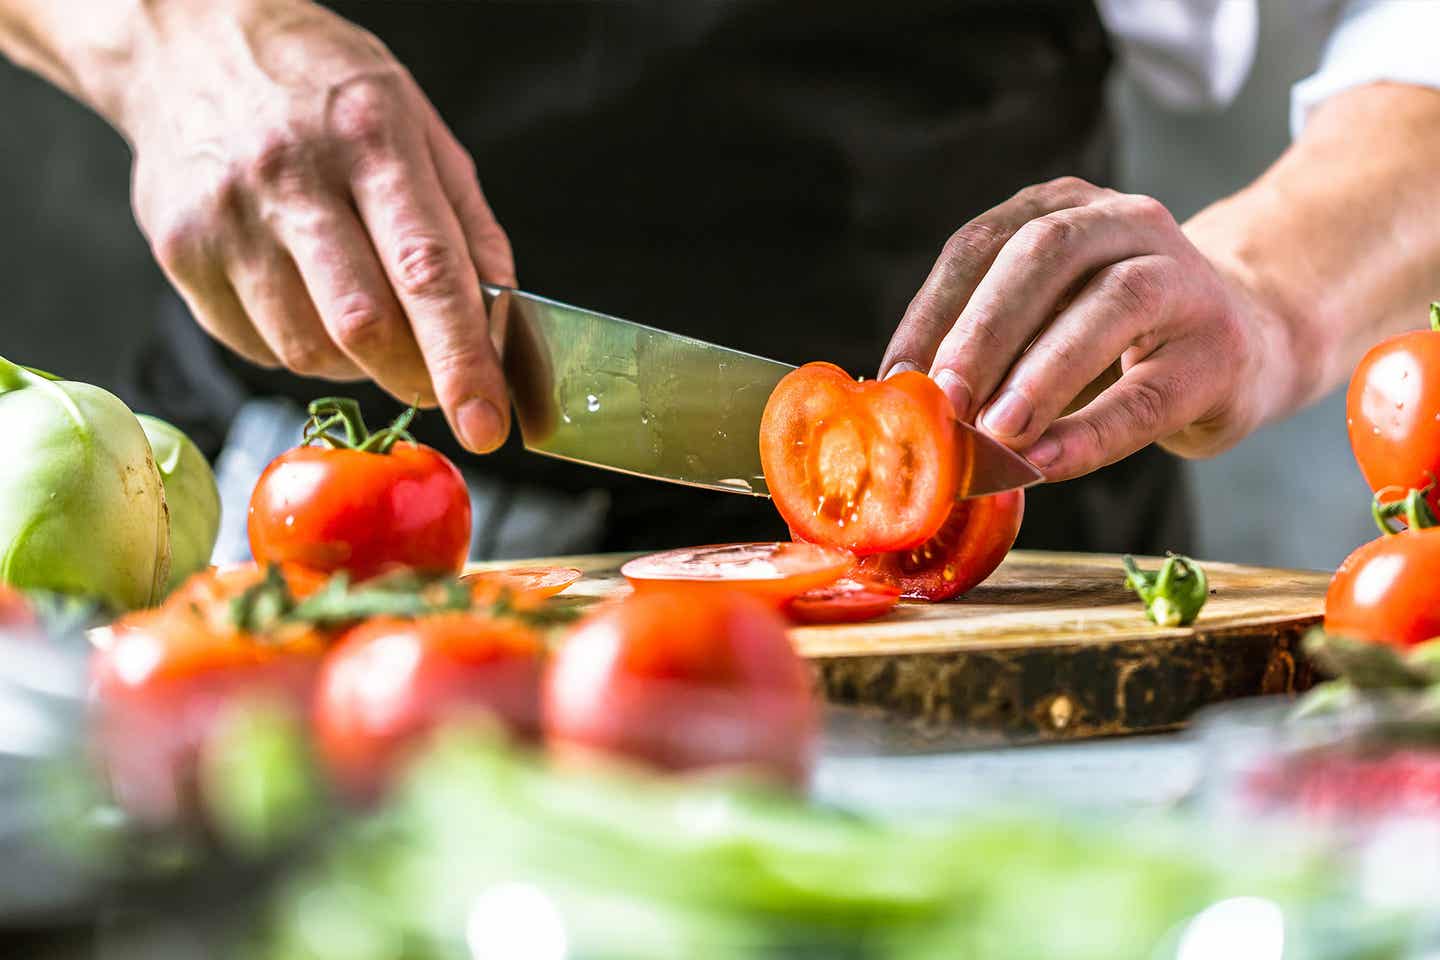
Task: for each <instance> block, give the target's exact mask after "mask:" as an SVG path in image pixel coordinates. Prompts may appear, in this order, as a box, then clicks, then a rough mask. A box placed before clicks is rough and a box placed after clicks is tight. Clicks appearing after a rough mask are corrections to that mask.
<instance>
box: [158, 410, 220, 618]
mask: <svg viewBox="0 0 1440 960" xmlns="http://www.w3.org/2000/svg"><path fill="white" fill-rule="evenodd" d="M138 419H139V420H140V426H141V427H142V428H144V430H145V436H146V437H148V438H149V439H150V449H151V450H152V451H153V452H154V454H155V466H156V467H157V468H159V470H160V479H161V481H162V482H163V483H164V484H165V502H166V503H167V504H169V506H170V579H169V581H168V582H167V583H166V585H165V591H166V592H167V593H168V592H170V591H171V590H174V589H175V588H176V587H178V586H179V585H180V584H181V583H183V582H184V581H185V579H186V578H187V577H189V576H190V575H191V574H193V573H199V572H200V571H201V570H204V569H205V567H206V566H207V565H208V564H209V563H210V554H211V552H212V551H214V549H215V540H216V538H217V537H219V536H220V490H219V488H218V487H216V485H215V474H214V473H212V472H211V470H210V464H208V463H206V462H205V455H204V454H202V453H201V452H200V448H199V447H197V446H195V444H194V442H193V441H192V440H191V439H190V438H189V437H187V436H185V434H184V433H183V432H181V430H180V429H179V428H178V427H174V426H171V425H170V424H168V423H166V422H165V421H164V420H160V419H157V418H155V417H148V416H145V415H144V414H141V415H140V417H139V418H138Z"/></svg>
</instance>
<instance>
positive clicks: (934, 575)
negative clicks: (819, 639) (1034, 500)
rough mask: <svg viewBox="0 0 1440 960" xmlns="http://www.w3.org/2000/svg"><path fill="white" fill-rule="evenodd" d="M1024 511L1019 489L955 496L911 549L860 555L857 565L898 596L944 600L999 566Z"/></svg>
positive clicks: (1022, 494)
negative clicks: (929, 533)
mask: <svg viewBox="0 0 1440 960" xmlns="http://www.w3.org/2000/svg"><path fill="white" fill-rule="evenodd" d="M1024 516H1025V493H1024V491H1022V490H1009V491H1006V492H1005V493H996V494H992V495H991V496H988V497H975V498H973V499H970V500H957V501H955V504H954V507H953V508H952V509H951V511H950V516H949V517H947V518H946V520H945V524H944V526H942V527H941V528H940V530H939V531H938V532H937V533H936V534H935V536H933V537H931V538H930V539H929V540H927V541H926V542H925V543H923V544H921V545H920V546H918V547H916V548H914V549H913V550H901V551H897V552H894V553H882V554H877V555H875V556H870V557H862V558H861V560H860V565H859V568H858V571H859V573H860V575H861V576H863V577H865V578H867V579H870V580H873V581H875V582H877V583H888V584H892V585H894V586H896V587H898V588H899V589H900V595H901V596H902V597H908V598H910V599H913V600H949V599H950V598H951V597H956V596H959V595H960V594H962V593H964V592H966V591H967V590H970V589H971V588H973V587H975V586H976V585H978V584H979V583H981V582H982V581H983V580H984V579H985V578H986V577H988V576H990V574H991V573H993V572H994V571H995V568H996V567H998V566H1000V561H1002V560H1004V559H1005V554H1007V553H1009V552H1010V547H1011V546H1013V545H1014V543H1015V538H1016V537H1017V536H1018V535H1019V533H1020V521H1021V520H1022V519H1023V518H1024Z"/></svg>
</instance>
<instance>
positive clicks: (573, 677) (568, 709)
mask: <svg viewBox="0 0 1440 960" xmlns="http://www.w3.org/2000/svg"><path fill="white" fill-rule="evenodd" d="M543 711H544V729H545V737H546V742H547V744H549V745H550V747H551V748H552V749H553V750H555V751H556V752H557V753H558V754H560V755H562V756H566V755H575V754H577V753H578V754H582V755H583V754H588V753H590V752H592V751H598V752H601V753H609V754H618V755H621V756H625V757H629V758H632V759H635V760H640V761H643V762H647V763H650V764H653V765H655V766H658V767H660V768H662V769H667V770H694V769H700V768H717V767H743V768H748V769H751V770H753V771H756V772H760V773H762V774H768V775H771V776H775V777H778V778H779V779H781V780H783V781H785V782H789V783H795V784H803V783H804V782H805V780H806V779H807V778H808V775H809V770H810V766H811V762H812V758H813V755H814V751H815V743H816V738H817V733H818V719H817V711H816V708H815V703H814V701H813V699H812V696H811V692H810V671H809V668H808V667H807V666H806V665H805V663H804V662H803V661H802V660H801V659H800V657H799V656H797V655H796V653H795V651H794V650H793V649H791V647H790V643H789V641H788V640H787V639H786V637H785V621H784V620H783V619H782V618H781V617H780V615H779V614H778V613H777V612H776V611H775V610H773V609H772V608H770V607H769V606H767V605H766V604H764V603H762V602H760V601H758V600H756V599H754V598H752V597H749V596H747V595H745V594H743V593H740V592H739V591H721V590H696V589H693V588H686V587H678V588H671V589H669V590H663V591H655V592H652V593H643V594H635V595H633V596H631V597H629V598H627V599H626V600H625V601H624V602H623V603H619V604H616V605H614V606H611V607H609V608H607V609H605V610H602V611H599V612H597V613H595V614H593V615H591V616H590V617H589V618H587V619H586V620H584V621H582V622H581V623H580V624H578V625H577V626H576V627H575V628H574V630H572V631H571V633H570V635H569V636H568V637H567V638H566V639H565V641H564V642H563V643H562V645H561V646H560V648H559V650H558V651H557V652H556V653H555V655H554V656H553V657H552V658H551V661H550V664H549V665H548V667H547V668H546V672H545V680H544V692H543Z"/></svg>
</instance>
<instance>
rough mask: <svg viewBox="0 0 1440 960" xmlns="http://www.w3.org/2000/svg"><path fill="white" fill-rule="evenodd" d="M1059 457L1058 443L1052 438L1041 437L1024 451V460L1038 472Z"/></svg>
mask: <svg viewBox="0 0 1440 960" xmlns="http://www.w3.org/2000/svg"><path fill="white" fill-rule="evenodd" d="M1059 456H1060V441H1059V440H1056V439H1055V438H1054V437H1041V438H1040V439H1039V440H1038V441H1037V442H1036V444H1035V446H1033V447H1031V448H1030V449H1029V450H1026V451H1025V459H1026V460H1029V461H1030V462H1031V463H1032V464H1034V465H1035V467H1036V468H1037V469H1039V470H1044V469H1045V468H1046V467H1048V466H1050V464H1052V463H1054V462H1055V461H1056V460H1057V459H1058V458H1059Z"/></svg>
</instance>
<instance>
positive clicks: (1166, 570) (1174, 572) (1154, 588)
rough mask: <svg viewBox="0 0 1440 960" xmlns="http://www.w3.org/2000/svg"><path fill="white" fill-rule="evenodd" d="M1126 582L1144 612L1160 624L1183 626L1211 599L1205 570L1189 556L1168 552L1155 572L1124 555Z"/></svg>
mask: <svg viewBox="0 0 1440 960" xmlns="http://www.w3.org/2000/svg"><path fill="white" fill-rule="evenodd" d="M1121 562H1122V563H1123V564H1124V565H1125V584H1126V585H1127V586H1128V587H1129V588H1130V589H1131V590H1134V591H1135V593H1136V595H1137V596H1139V598H1140V602H1141V603H1143V604H1144V605H1145V614H1146V615H1147V616H1148V617H1149V618H1150V619H1151V620H1152V621H1154V622H1155V623H1157V624H1159V625H1160V626H1162V627H1183V626H1187V625H1189V624H1191V623H1194V622H1195V618H1196V617H1197V616H1199V615H1200V608H1201V607H1203V606H1205V601H1206V600H1208V599H1209V598H1210V585H1209V582H1208V581H1207V580H1206V577H1205V571H1204V570H1202V569H1200V565H1199V564H1197V563H1196V562H1195V561H1194V560H1191V559H1190V558H1189V557H1182V556H1178V555H1176V554H1173V553H1172V554H1169V555H1168V556H1166V558H1165V562H1164V564H1162V565H1161V567H1160V570H1159V571H1158V572H1156V573H1148V572H1146V571H1144V570H1141V569H1140V568H1139V566H1137V565H1136V563H1135V558H1134V557H1132V556H1130V555H1129V554H1126V555H1125V556H1124V557H1123V558H1122V559H1121Z"/></svg>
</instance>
